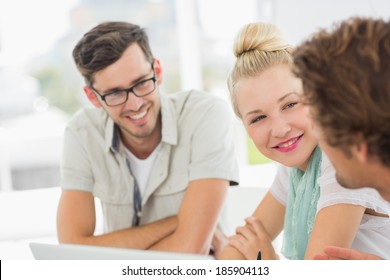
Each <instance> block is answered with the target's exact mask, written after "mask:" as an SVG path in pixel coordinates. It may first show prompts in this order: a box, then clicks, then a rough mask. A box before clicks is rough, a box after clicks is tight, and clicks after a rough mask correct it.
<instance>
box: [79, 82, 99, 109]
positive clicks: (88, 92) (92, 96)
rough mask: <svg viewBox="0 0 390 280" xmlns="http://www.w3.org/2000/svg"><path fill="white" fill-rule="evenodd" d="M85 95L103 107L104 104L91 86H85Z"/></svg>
mask: <svg viewBox="0 0 390 280" xmlns="http://www.w3.org/2000/svg"><path fill="white" fill-rule="evenodd" d="M83 89H84V92H85V95H86V96H87V98H88V100H89V101H90V102H91V103H92V104H93V105H94V106H95V107H96V108H100V107H102V104H101V103H100V101H99V100H98V97H97V96H96V93H95V92H94V91H93V90H92V89H91V88H90V87H89V86H85V87H84V88H83Z"/></svg>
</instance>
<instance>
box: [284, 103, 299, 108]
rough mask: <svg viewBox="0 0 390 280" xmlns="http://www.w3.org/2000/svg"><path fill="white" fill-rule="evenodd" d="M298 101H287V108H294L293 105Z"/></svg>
mask: <svg viewBox="0 0 390 280" xmlns="http://www.w3.org/2000/svg"><path fill="white" fill-rule="evenodd" d="M297 104H298V102H290V103H287V104H286V106H284V108H285V109H288V108H292V107H295V105H297Z"/></svg>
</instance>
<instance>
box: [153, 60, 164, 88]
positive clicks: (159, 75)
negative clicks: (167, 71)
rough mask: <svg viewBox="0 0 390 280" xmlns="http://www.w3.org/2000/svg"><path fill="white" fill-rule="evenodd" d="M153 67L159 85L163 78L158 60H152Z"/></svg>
mask: <svg viewBox="0 0 390 280" xmlns="http://www.w3.org/2000/svg"><path fill="white" fill-rule="evenodd" d="M153 67H154V73H156V78H157V84H158V85H161V83H162V81H163V77H162V72H163V71H162V67H161V63H160V60H158V59H154V62H153Z"/></svg>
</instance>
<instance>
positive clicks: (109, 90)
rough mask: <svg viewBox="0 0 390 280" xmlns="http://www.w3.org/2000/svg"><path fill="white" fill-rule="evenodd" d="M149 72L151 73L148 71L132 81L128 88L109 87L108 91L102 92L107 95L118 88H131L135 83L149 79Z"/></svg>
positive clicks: (119, 88)
mask: <svg viewBox="0 0 390 280" xmlns="http://www.w3.org/2000/svg"><path fill="white" fill-rule="evenodd" d="M149 71H150V70H149ZM149 74H150V73H147V74H145V75H142V76H140V77H139V78H137V79H135V80H134V81H133V82H132V83H131V85H130V86H129V87H126V88H122V87H115V88H110V89H108V90H106V91H103V92H102V94H105V95H106V94H110V93H113V92H115V91H117V90H123V89H128V88H131V87H133V86H134V85H135V84H137V83H139V82H141V81H142V80H146V79H148V78H147V77H148V75H149Z"/></svg>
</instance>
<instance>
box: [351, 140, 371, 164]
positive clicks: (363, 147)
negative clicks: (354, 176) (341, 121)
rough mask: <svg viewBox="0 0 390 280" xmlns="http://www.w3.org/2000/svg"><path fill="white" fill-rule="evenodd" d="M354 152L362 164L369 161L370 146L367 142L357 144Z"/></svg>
mask: <svg viewBox="0 0 390 280" xmlns="http://www.w3.org/2000/svg"><path fill="white" fill-rule="evenodd" d="M352 150H353V153H354V154H355V156H356V158H357V159H358V160H359V161H360V162H362V163H366V162H367V161H368V146H367V143H366V142H360V143H358V144H356V145H355V146H354V147H353V149H352Z"/></svg>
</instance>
